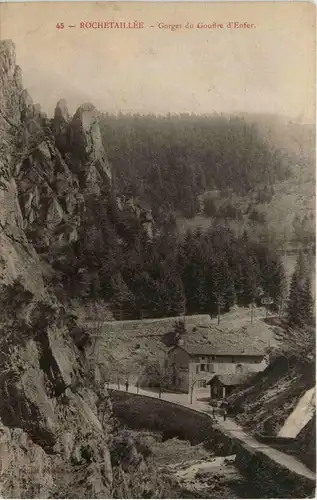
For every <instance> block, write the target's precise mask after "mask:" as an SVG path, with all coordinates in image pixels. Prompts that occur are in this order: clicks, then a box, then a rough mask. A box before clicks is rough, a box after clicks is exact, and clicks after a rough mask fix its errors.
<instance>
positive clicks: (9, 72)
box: [0, 41, 113, 498]
mask: <svg viewBox="0 0 317 500" xmlns="http://www.w3.org/2000/svg"><path fill="white" fill-rule="evenodd" d="M53 123H54V127H52V126H51V122H50V121H49V120H48V119H47V117H46V116H45V114H43V113H42V112H41V110H40V108H39V106H37V105H34V104H33V102H32V99H31V98H30V96H29V95H28V93H27V91H26V90H25V89H23V85H22V78H21V70H20V68H19V67H18V66H17V65H16V60H15V49H14V45H13V43H12V42H11V41H4V42H0V133H1V145H0V302H1V308H2V313H1V323H0V330H1V338H0V471H1V474H0V495H1V496H2V497H15V498H26V497H28V498H36V497H54V496H56V497H69V496H72V497H78V498H85V497H88V498H89V497H90V498H99V497H102V498H107V497H111V494H112V466H111V456H110V451H109V442H110V439H111V436H112V432H113V421H112V409H111V403H110V400H109V395H108V393H107V391H106V390H104V388H103V385H102V383H101V382H100V377H98V373H96V372H95V370H94V369H93V368H92V367H91V366H90V365H89V361H88V358H87V356H86V354H87V353H86V352H85V350H84V348H83V345H80V343H79V342H76V339H75V342H74V338H73V337H72V332H73V331H74V326H75V325H74V321H73V319H71V318H70V317H69V315H68V314H67V311H66V310H65V308H64V307H63V306H62V305H61V304H60V303H59V302H58V301H57V300H56V299H55V297H54V296H53V295H52V294H49V293H48V291H47V290H46V288H45V285H44V280H43V275H42V268H41V263H40V259H39V252H41V251H42V250H43V249H45V248H53V247H54V246H58V245H63V244H68V243H69V241H71V240H72V239H76V230H77V227H78V225H79V224H80V216H81V213H82V210H84V204H85V195H86V194H87V193H88V194H90V193H93V192H94V189H97V188H98V185H106V186H108V187H109V185H110V183H111V170H110V167H109V164H108V161H107V158H106V155H105V153H104V151H103V148H102V145H101V139H100V131H99V129H98V124H97V119H96V110H95V109H94V108H93V107H92V106H91V105H83V106H81V107H80V108H79V109H78V111H77V112H76V114H75V116H74V117H73V118H72V119H70V118H69V117H68V115H67V111H66V109H65V106H64V103H63V102H60V103H59V104H58V105H57V108H56V112H55V118H54V120H53ZM54 134H55V135H54ZM63 141H64V142H63ZM77 340H78V339H77ZM76 344H77V345H76ZM88 347H89V346H88ZM88 347H87V348H88Z"/></svg>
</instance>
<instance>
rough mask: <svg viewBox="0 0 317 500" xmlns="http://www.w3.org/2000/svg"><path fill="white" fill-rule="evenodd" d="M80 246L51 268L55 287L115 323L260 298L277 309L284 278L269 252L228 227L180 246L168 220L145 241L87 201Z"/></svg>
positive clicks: (138, 228) (139, 231)
mask: <svg viewBox="0 0 317 500" xmlns="http://www.w3.org/2000/svg"><path fill="white" fill-rule="evenodd" d="M85 217H86V223H85V225H84V226H83V227H84V229H83V230H82V231H81V232H80V234H79V240H78V241H77V242H74V243H72V244H71V245H70V246H68V247H67V248H66V249H63V250H62V255H60V256H59V259H57V260H56V262H55V264H54V266H55V270H56V272H57V273H56V276H55V281H56V285H57V286H60V285H61V284H62V290H63V293H65V294H66V297H81V298H83V299H84V298H102V299H104V300H106V301H108V302H109V303H111V306H112V309H113V311H114V314H115V317H116V318H117V319H120V318H121V319H133V318H142V317H160V316H173V315H178V314H182V313H184V312H186V313H188V314H193V313H199V312H201V313H210V314H217V313H219V312H223V311H228V310H229V309H230V307H231V306H232V305H233V304H234V303H237V304H239V305H244V306H247V305H249V304H250V303H253V302H254V301H257V300H260V298H261V297H262V296H270V297H272V298H273V299H274V301H275V303H276V305H278V304H279V302H280V301H281V300H282V297H283V293H284V285H285V279H284V271H283V266H282V264H281V262H280V259H279V257H278V256H277V254H276V253H275V252H274V251H273V250H271V249H268V248H267V246H266V245H263V244H261V243H254V242H252V241H250V240H249V238H248V235H247V233H244V234H243V235H242V236H240V237H239V236H236V235H235V234H234V233H233V232H232V231H231V230H230V228H229V227H224V226H221V227H214V228H211V229H209V230H208V231H206V232H203V231H201V230H199V229H197V230H195V231H194V232H191V231H188V232H187V234H186V235H185V238H184V239H180V238H179V235H178V233H177V230H176V226H175V222H173V220H169V221H165V222H164V223H161V224H160V226H159V230H157V231H155V232H154V235H153V236H152V237H151V238H149V236H148V233H147V232H146V231H145V229H144V227H143V226H142V224H141V222H140V219H139V218H138V217H137V216H136V215H135V214H133V213H132V212H122V211H121V210H118V208H117V207H116V203H115V200H113V199H112V200H111V199H110V200H108V201H107V202H105V198H103V197H102V196H101V197H99V198H96V197H94V198H92V199H91V202H90V206H89V210H87V212H86V215H85Z"/></svg>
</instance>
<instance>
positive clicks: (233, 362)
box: [168, 347, 267, 393]
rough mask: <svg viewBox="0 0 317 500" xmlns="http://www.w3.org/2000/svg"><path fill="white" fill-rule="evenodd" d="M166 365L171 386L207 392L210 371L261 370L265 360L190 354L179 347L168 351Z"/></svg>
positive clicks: (180, 389)
mask: <svg viewBox="0 0 317 500" xmlns="http://www.w3.org/2000/svg"><path fill="white" fill-rule="evenodd" d="M168 366H169V368H170V373H171V388H172V389H175V390H179V391H182V392H188V391H189V389H191V388H192V387H193V389H194V391H195V392H208V393H209V389H208V386H206V384H207V382H208V381H209V380H210V377H211V374H212V373H218V374H234V373H249V372H259V371H263V370H264V369H265V368H266V366H267V361H266V359H265V358H264V357H263V356H190V355H189V354H188V353H187V352H186V351H185V350H184V349H182V348H181V347H176V348H175V349H173V350H172V351H170V353H169V356H168Z"/></svg>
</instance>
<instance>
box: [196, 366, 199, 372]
mask: <svg viewBox="0 0 317 500" xmlns="http://www.w3.org/2000/svg"><path fill="white" fill-rule="evenodd" d="M196 373H199V365H197V366H196Z"/></svg>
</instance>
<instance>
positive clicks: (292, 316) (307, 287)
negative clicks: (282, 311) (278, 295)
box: [287, 253, 314, 327]
mask: <svg viewBox="0 0 317 500" xmlns="http://www.w3.org/2000/svg"><path fill="white" fill-rule="evenodd" d="M287 312H288V324H289V326H297V327H305V326H313V325H314V300H313V296H312V290H311V280H310V278H309V277H308V276H307V267H306V262H305V258H304V255H303V254H302V253H300V254H299V255H298V258H297V262H296V267H295V271H294V273H293V276H292V280H291V285H290V293H289V300H288V308H287Z"/></svg>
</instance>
